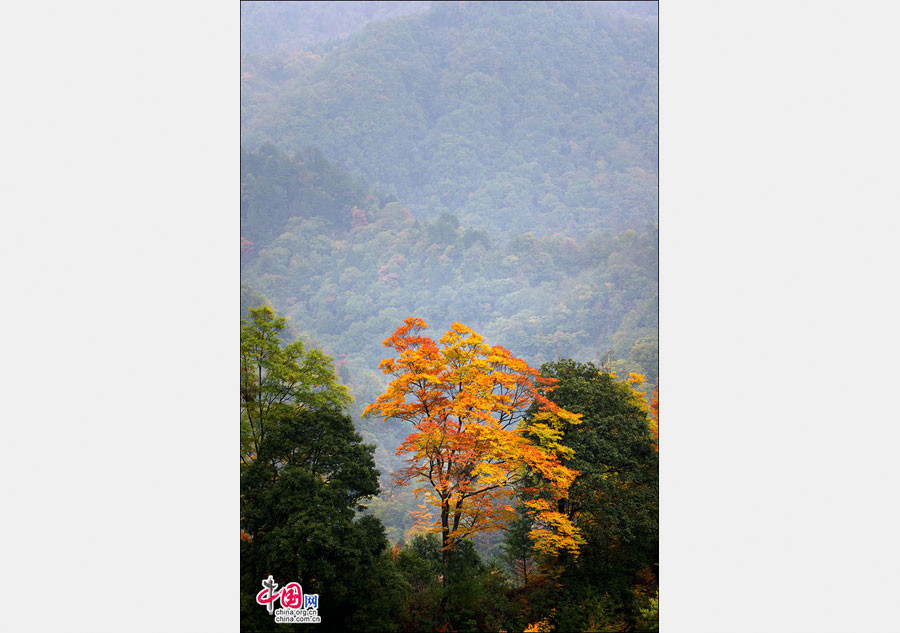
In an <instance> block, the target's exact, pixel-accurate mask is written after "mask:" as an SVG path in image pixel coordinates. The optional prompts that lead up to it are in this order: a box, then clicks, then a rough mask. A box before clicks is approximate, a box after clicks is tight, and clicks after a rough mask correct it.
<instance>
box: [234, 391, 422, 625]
mask: <svg viewBox="0 0 900 633" xmlns="http://www.w3.org/2000/svg"><path fill="white" fill-rule="evenodd" d="M373 451H374V447H373V446H370V445H367V444H363V443H362V438H361V437H360V436H359V435H358V434H357V433H356V432H355V431H354V429H353V422H352V420H351V419H350V418H349V417H348V416H346V415H345V414H343V413H342V412H341V411H339V410H337V409H335V408H333V407H323V408H319V409H312V408H306V409H301V410H299V411H291V412H288V413H286V415H284V416H283V417H281V418H278V419H277V420H273V421H272V423H271V426H270V427H269V428H268V430H267V432H266V434H265V436H264V437H263V439H262V441H261V443H260V450H259V453H258V456H257V459H255V460H254V461H253V462H251V463H250V464H249V465H248V466H247V467H246V468H245V469H244V472H243V473H242V475H241V530H242V539H241V593H242V601H241V610H242V623H243V626H242V628H243V629H244V630H248V631H255V630H271V628H272V626H273V622H272V620H271V616H269V615H268V613H267V612H266V610H265V609H263V608H261V607H260V606H259V605H257V604H256V603H255V595H256V593H257V592H258V591H259V590H260V582H261V580H262V579H263V578H266V577H268V576H269V575H270V574H271V575H273V576H274V578H275V580H276V581H277V582H278V583H279V584H280V585H282V586H283V585H284V584H286V583H288V582H292V581H296V582H299V583H300V584H301V586H302V587H303V591H304V592H306V593H319V594H320V596H321V600H320V603H319V614H320V616H321V617H322V625H321V628H322V629H324V630H331V631H342V630H351V629H352V630H358V631H362V630H389V628H390V627H389V623H390V622H391V621H392V619H393V618H395V617H397V615H398V613H397V607H396V605H397V604H399V603H401V602H402V600H403V597H404V594H403V591H404V590H403V586H404V585H403V579H402V577H401V576H400V575H399V573H398V571H397V570H396V569H395V567H393V566H392V565H391V563H392V561H390V559H389V557H387V547H388V541H387V538H386V537H385V534H384V527H383V525H382V524H381V522H380V521H379V520H378V519H376V518H374V517H371V516H363V517H361V518H359V519H358V520H354V515H355V514H356V513H357V512H358V511H360V510H361V509H362V505H361V504H362V503H363V502H364V501H365V500H366V499H368V498H370V497H372V496H373V495H375V494H377V493H378V471H377V470H376V469H375V462H374V459H373V456H372V454H373ZM372 596H374V597H376V598H377V600H373V599H371V598H370V597H372ZM374 623H380V624H378V626H375V624H374ZM383 627H387V629H385V628H383Z"/></svg>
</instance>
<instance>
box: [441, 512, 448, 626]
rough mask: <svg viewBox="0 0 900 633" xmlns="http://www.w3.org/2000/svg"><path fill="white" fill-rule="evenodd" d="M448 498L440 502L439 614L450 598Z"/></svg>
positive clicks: (442, 613) (444, 608)
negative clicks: (440, 593) (441, 593)
mask: <svg viewBox="0 0 900 633" xmlns="http://www.w3.org/2000/svg"><path fill="white" fill-rule="evenodd" d="M449 544H450V500H449V499H444V500H443V502H442V503H441V579H442V581H443V582H442V585H443V588H444V591H443V596H442V597H441V615H444V613H446V610H447V601H448V600H449V598H450V592H449V587H450V550H449V549H447V546H448V545H449Z"/></svg>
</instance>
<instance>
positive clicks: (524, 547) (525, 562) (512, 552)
mask: <svg viewBox="0 0 900 633" xmlns="http://www.w3.org/2000/svg"><path fill="white" fill-rule="evenodd" d="M533 527H534V519H532V518H531V517H530V516H528V514H526V513H525V512H524V510H523V508H521V507H520V508H519V509H518V511H517V516H516V519H515V520H514V521H512V522H511V523H510V524H509V527H508V528H507V530H506V536H505V537H504V539H503V544H502V545H501V546H500V547H501V550H502V552H503V554H502V559H503V561H504V562H506V564H507V565H509V568H510V570H511V571H512V575H513V578H515V579H516V580H517V581H518V582H520V583H521V584H522V585H527V584H528V581H529V579H530V578H531V577H533V576H534V574H535V572H536V567H537V563H536V561H535V554H534V543H533V542H532V540H531V537H530V536H529V533H530V532H531V530H532V529H533Z"/></svg>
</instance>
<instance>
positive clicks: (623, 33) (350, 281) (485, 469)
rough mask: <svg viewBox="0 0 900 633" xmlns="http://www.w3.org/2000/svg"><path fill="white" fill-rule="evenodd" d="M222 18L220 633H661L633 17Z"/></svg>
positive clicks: (649, 239)
mask: <svg viewBox="0 0 900 633" xmlns="http://www.w3.org/2000/svg"><path fill="white" fill-rule="evenodd" d="M301 5H305V6H306V9H305V11H301V10H300V7H301ZM241 14H242V57H241V73H242V93H241V99H242V105H241V124H242V148H241V202H240V207H241V211H240V212H241V319H242V321H241V473H242V475H241V488H242V490H241V500H242V504H241V506H242V519H241V568H242V572H241V573H242V580H241V585H242V604H241V614H242V616H241V617H242V630H247V631H268V630H280V629H279V628H278V627H287V628H290V625H286V624H284V625H275V624H274V623H273V620H272V617H271V615H270V614H269V613H267V611H266V609H265V608H264V607H261V606H260V604H257V601H255V600H254V596H255V595H256V594H257V592H258V591H259V590H260V581H261V580H263V579H265V578H266V577H267V576H269V575H273V576H274V578H275V579H276V580H278V579H280V580H279V582H282V583H286V582H289V581H296V582H298V583H301V584H302V586H303V590H304V591H305V592H306V593H313V592H318V594H319V595H321V603H320V604H319V614H320V615H321V624H318V625H315V626H316V627H317V628H322V627H324V628H325V629H326V630H335V631H340V630H360V631H389V630H400V631H424V630H442V631H450V630H454V631H498V630H508V631H525V630H528V631H550V630H554V631H579V630H598V631H601V630H602V631H636V630H656V627H658V554H657V547H658V531H657V523H658V502H657V497H658V475H657V471H658V466H657V461H658V459H657V456H658V422H659V409H658V402H659V400H658V393H659V387H658V385H659V370H658V355H659V338H658V313H659V308H658V280H657V269H658V247H657V234H658V229H657V187H656V180H657V175H656V174H657V119H656V112H657V107H658V105H657V104H658V99H657V60H656V32H657V22H656V4H655V3H627V2H622V3H619V2H616V3H580V2H572V3H543V2H531V3H479V2H459V3H457V2H453V3H449V2H448V3H431V4H429V3H371V2H359V3H327V2H320V3H319V2H313V3H301V4H298V3H242V12H241ZM462 324H465V325H462ZM383 359H384V360H383ZM416 403H417V404H416ZM414 405H415V406H414ZM416 407H421V409H417V408H416ZM436 438H440V439H439V440H437V439H436ZM436 447H440V448H436ZM435 472H440V473H445V474H442V475H441V476H440V477H435V476H434V473H435ZM479 482H480V483H481V484H482V485H480V486H479ZM482 489H484V490H482ZM454 517H455V518H454ZM362 597H365V598H366V599H362ZM282 604H283V603H282ZM273 627H274V628H273ZM287 628H286V629H285V630H287Z"/></svg>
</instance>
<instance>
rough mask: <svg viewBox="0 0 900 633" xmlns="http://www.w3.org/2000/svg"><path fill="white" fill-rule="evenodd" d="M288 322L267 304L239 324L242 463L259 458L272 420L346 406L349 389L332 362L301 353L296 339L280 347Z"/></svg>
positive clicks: (314, 352) (308, 352) (316, 353)
mask: <svg viewBox="0 0 900 633" xmlns="http://www.w3.org/2000/svg"><path fill="white" fill-rule="evenodd" d="M285 327H286V321H285V319H284V318H283V317H280V316H278V315H277V314H275V312H274V311H273V310H272V309H271V308H269V307H268V306H260V307H259V308H251V309H250V319H249V321H244V320H243V319H242V320H241V463H242V465H243V466H247V465H248V464H250V463H251V462H253V461H254V460H255V459H256V458H257V456H258V455H259V452H260V448H261V445H262V442H263V440H264V439H265V436H266V433H267V432H268V430H269V429H270V427H271V426H272V425H273V424H274V421H275V420H278V419H279V418H283V417H286V416H289V415H290V414H292V413H296V412H299V411H301V410H303V409H306V408H320V407H323V406H332V407H338V408H341V407H344V406H346V405H347V404H349V403H350V396H349V394H348V392H347V388H346V387H344V386H343V385H341V384H339V383H338V382H337V377H336V376H335V374H334V370H333V369H332V366H331V362H332V359H331V358H329V357H328V356H326V355H325V354H323V353H322V352H320V351H319V350H314V349H313V350H305V349H304V347H303V343H302V342H300V341H296V342H293V343H288V344H287V345H284V344H283V341H282V337H283V332H284V330H285Z"/></svg>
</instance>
